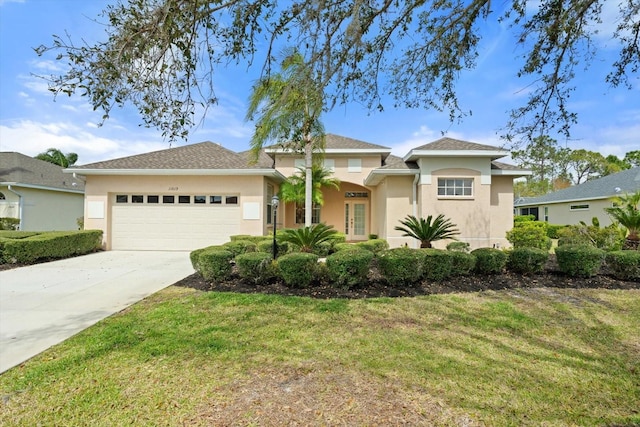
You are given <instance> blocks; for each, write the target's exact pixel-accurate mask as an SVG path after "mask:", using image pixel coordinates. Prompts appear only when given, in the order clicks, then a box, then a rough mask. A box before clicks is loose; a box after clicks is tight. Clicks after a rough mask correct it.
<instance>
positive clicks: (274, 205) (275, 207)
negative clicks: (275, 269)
mask: <svg viewBox="0 0 640 427" xmlns="http://www.w3.org/2000/svg"><path fill="white" fill-rule="evenodd" d="M279 203H280V199H279V198H278V196H273V197H272V198H271V208H272V209H273V259H274V260H275V259H276V256H277V255H278V245H277V243H276V227H277V225H278V204H279Z"/></svg>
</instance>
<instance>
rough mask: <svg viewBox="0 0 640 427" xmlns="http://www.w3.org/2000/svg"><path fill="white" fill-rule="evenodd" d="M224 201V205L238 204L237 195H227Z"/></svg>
mask: <svg viewBox="0 0 640 427" xmlns="http://www.w3.org/2000/svg"><path fill="white" fill-rule="evenodd" d="M224 203H225V204H226V205H237V204H238V196H227V197H225V198H224Z"/></svg>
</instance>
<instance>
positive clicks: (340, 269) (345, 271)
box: [326, 250, 373, 289]
mask: <svg viewBox="0 0 640 427" xmlns="http://www.w3.org/2000/svg"><path fill="white" fill-rule="evenodd" d="M372 259H373V252H370V251H367V250H343V251H339V252H336V253H334V254H331V255H329V256H328V257H327V262H326V265H327V269H328V270H329V277H330V278H331V280H332V281H333V283H334V284H335V286H338V287H342V288H346V289H350V288H353V287H356V286H359V285H363V284H365V283H366V282H367V276H368V274H369V267H370V265H371V260H372Z"/></svg>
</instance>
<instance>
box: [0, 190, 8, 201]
mask: <svg viewBox="0 0 640 427" xmlns="http://www.w3.org/2000/svg"><path fill="white" fill-rule="evenodd" d="M6 199H7V198H6V196H5V195H4V193H1V192H0V200H6Z"/></svg>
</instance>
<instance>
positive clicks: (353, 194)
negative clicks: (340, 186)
mask: <svg viewBox="0 0 640 427" xmlns="http://www.w3.org/2000/svg"><path fill="white" fill-rule="evenodd" d="M344 197H345V199H354V198H355V199H362V198H364V199H366V198H368V197H369V193H367V192H366V191H347V192H346V193H344Z"/></svg>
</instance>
